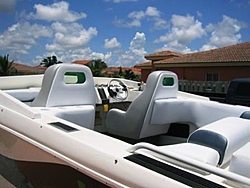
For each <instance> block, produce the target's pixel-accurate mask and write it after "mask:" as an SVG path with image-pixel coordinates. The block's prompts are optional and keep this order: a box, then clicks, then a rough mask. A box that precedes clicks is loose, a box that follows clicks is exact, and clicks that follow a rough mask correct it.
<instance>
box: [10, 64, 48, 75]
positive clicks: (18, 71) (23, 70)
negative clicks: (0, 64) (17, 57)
mask: <svg viewBox="0 0 250 188" xmlns="http://www.w3.org/2000/svg"><path fill="white" fill-rule="evenodd" d="M12 67H13V68H14V71H12V75H26V74H44V72H45V70H46V67H42V66H40V65H38V66H29V65H24V64H20V63H12Z"/></svg>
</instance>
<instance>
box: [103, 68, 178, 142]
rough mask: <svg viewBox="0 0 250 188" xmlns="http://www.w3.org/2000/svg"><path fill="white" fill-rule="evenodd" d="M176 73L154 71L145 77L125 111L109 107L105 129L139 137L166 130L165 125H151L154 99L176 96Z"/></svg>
mask: <svg viewBox="0 0 250 188" xmlns="http://www.w3.org/2000/svg"><path fill="white" fill-rule="evenodd" d="M177 92H178V78H177V75H176V74H174V73H173V72H169V71H155V72H153V73H151V74H150V75H149V77H148V79H147V82H146V87H145V89H144V91H143V92H142V93H141V94H140V95H139V96H138V97H137V98H136V99H135V100H134V101H133V102H132V103H131V105H130V106H129V108H128V109H127V111H126V112H123V111H120V110H116V109H111V110H110V111H109V113H108V115H107V121H106V127H107V131H108V132H110V133H112V134H116V135H119V136H124V137H128V138H133V139H140V138H144V137H149V136H153V135H157V134H163V133H165V132H167V131H168V128H169V126H167V125H151V124H150V118H151V114H152V109H153V105H154V101H155V100H156V99H162V98H176V97H177Z"/></svg>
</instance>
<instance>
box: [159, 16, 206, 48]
mask: <svg viewBox="0 0 250 188" xmlns="http://www.w3.org/2000/svg"><path fill="white" fill-rule="evenodd" d="M171 23H172V28H171V31H170V32H168V33H166V34H165V35H162V36H160V37H159V38H158V39H156V40H155V42H156V43H162V42H164V43H166V44H165V45H164V47H163V48H164V49H166V48H168V49H169V50H173V51H177V52H190V51H191V50H190V49H189V48H187V44H188V43H190V42H191V41H193V40H195V39H198V38H202V36H204V35H206V32H205V29H203V28H202V23H201V22H199V21H198V20H195V19H194V17H192V16H190V15H187V16H180V15H172V19H171Z"/></svg>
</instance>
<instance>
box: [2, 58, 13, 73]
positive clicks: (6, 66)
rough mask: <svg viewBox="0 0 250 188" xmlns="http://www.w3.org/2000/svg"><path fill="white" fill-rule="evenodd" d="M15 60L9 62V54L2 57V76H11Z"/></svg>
mask: <svg viewBox="0 0 250 188" xmlns="http://www.w3.org/2000/svg"><path fill="white" fill-rule="evenodd" d="M13 62H14V60H12V61H9V54H7V55H5V56H0V76H9V75H10V73H11V71H12V70H13V69H14V68H13V67H12V64H13Z"/></svg>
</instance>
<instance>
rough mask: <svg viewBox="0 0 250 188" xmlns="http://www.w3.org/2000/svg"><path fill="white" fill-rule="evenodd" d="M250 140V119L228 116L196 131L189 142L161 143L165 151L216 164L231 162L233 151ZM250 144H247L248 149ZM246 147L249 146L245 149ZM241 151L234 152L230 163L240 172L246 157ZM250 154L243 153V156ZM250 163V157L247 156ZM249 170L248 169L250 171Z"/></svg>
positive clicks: (233, 169)
mask: <svg viewBox="0 0 250 188" xmlns="http://www.w3.org/2000/svg"><path fill="white" fill-rule="evenodd" d="M249 141H250V120H246V119H242V118H238V117H228V118H224V119H221V120H218V121H216V122H213V123H211V124H208V125H205V126H204V127H201V128H199V129H197V130H196V131H194V132H193V133H192V134H191V135H190V136H189V138H188V141H187V143H181V144H175V145H166V146H160V148H162V149H163V150H168V151H172V152H175V153H178V154H181V155H183V156H186V157H189V158H192V159H195V160H198V161H201V162H204V163H207V164H210V165H213V166H217V165H220V166H223V165H224V164H228V162H229V160H230V159H231V157H232V155H233V153H234V152H235V151H237V150H238V149H239V148H241V147H242V146H244V145H245V144H246V143H248V142H249ZM249 148H250V145H249V146H248V149H249ZM245 150H246V149H245ZM242 153H244V151H242V152H236V153H235V154H234V157H233V159H234V161H233V162H232V163H233V164H231V165H230V166H232V167H231V169H232V171H239V170H240V169H239V168H240V167H239V166H240V165H242V164H240V163H242V161H243V159H244V157H242V158H241V157H239V155H242ZM247 154H248V155H249V154H250V153H249V152H248V153H244V155H247ZM248 159H249V161H248V162H250V158H248ZM248 172H249V170H247V171H246V173H248Z"/></svg>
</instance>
